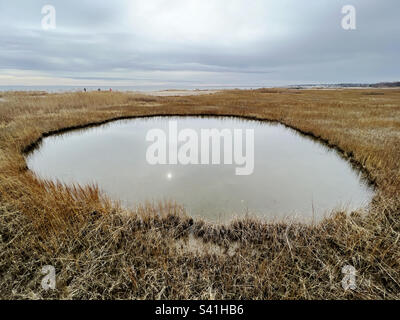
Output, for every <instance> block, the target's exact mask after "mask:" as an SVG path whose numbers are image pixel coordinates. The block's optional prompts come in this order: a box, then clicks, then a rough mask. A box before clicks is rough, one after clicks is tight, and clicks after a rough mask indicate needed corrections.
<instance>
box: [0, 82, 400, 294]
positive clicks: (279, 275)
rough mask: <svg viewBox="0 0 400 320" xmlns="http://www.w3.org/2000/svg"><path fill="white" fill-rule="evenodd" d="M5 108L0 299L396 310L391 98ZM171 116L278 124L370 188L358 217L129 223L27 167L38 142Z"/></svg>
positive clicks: (324, 95) (1, 107) (399, 111)
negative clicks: (326, 148) (357, 171)
mask: <svg viewBox="0 0 400 320" xmlns="http://www.w3.org/2000/svg"><path fill="white" fill-rule="evenodd" d="M1 98H2V100H0V298H3V299H20V298H25V299H26V298H67V299H71V298H74V299H110V298H111V299H113V298H118V299H119V298H130V299H198V298H203V299H206V298H216V299H348V298H353V299H372V298H384V299H388V298H394V299H397V298H400V211H399V209H400V199H399V193H400V167H399V159H400V90H398V89H388V90H381V89H373V91H372V90H369V89H365V90H293V89H292V90H286V89H262V90H253V91H241V90H236V91H224V92H220V93H215V94H212V95H199V96H184V97H178V96H167V97H155V96H151V97H150V96H144V95H135V94H130V93H118V92H93V93H65V94H46V93H44V92H26V93H24V92H19V93H16V92H8V93H2V95H1ZM175 114H179V115H236V116H243V117H248V118H254V119H259V120H272V121H279V122H281V123H283V124H285V125H287V126H290V127H293V128H296V129H297V130H299V131H301V132H303V133H304V134H307V135H310V136H313V137H315V138H317V139H320V140H321V141H323V142H324V143H326V144H328V145H330V146H331V147H334V148H336V149H337V150H339V152H341V153H342V154H343V156H344V157H346V158H348V159H349V160H350V161H352V162H353V164H355V165H357V166H358V167H359V168H361V169H362V170H364V171H365V172H366V174H367V175H368V177H369V179H370V180H371V181H373V182H374V183H375V184H376V188H377V192H376V196H375V198H374V201H373V203H372V204H371V206H370V208H369V211H368V214H366V215H363V214H362V213H360V212H352V213H344V212H335V213H332V215H331V217H329V218H327V219H325V220H324V221H322V222H321V223H319V224H317V225H302V224H298V223H297V224H296V223H289V222H282V223H263V222H260V221H256V220H253V219H244V220H240V221H234V222H232V223H231V224H229V225H213V224H210V223H206V222H203V221H199V220H193V219H191V218H190V217H187V216H186V215H185V212H184V210H183V209H182V208H180V207H179V205H177V204H171V203H164V204H160V205H159V206H150V205H143V206H142V207H140V208H137V209H135V210H132V211H130V212H128V211H127V210H124V209H122V208H120V207H118V206H117V205H116V204H113V203H112V202H111V201H109V200H108V199H107V198H106V197H105V196H103V195H102V194H100V192H99V190H98V189H97V188H96V187H93V186H83V187H66V186H63V185H59V184H54V183H51V182H47V181H41V180H38V179H37V178H36V177H35V176H34V175H33V174H32V173H31V172H30V171H29V170H27V168H26V162H25V158H24V154H23V152H24V151H26V150H29V149H30V148H32V147H33V146H35V144H36V143H37V142H38V141H39V140H40V139H41V137H43V136H46V135H48V134H51V133H54V132H59V131H60V130H64V129H65V128H77V127H83V126H86V125H88V124H96V123H103V122H106V121H109V120H112V119H119V118H125V117H135V116H146V115H175ZM44 265H53V266H55V267H56V271H57V289H56V290H54V291H47V292H46V291H44V290H42V289H41V286H40V282H41V279H42V277H43V275H41V273H40V271H41V267H42V266H44ZM345 265H352V266H354V267H355V268H356V270H357V289H356V290H354V291H351V290H350V291H345V290H343V288H342V286H341V280H342V278H343V276H344V275H343V274H342V273H341V270H342V267H343V266H345Z"/></svg>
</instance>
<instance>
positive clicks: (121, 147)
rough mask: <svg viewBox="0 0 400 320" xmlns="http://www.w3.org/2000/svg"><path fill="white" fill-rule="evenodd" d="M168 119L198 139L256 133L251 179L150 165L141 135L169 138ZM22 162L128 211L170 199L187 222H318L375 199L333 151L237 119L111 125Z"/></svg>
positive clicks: (60, 140)
mask: <svg viewBox="0 0 400 320" xmlns="http://www.w3.org/2000/svg"><path fill="white" fill-rule="evenodd" d="M170 120H174V121H177V124H178V129H179V130H182V129H186V128H190V129H194V130H195V131H196V132H199V136H200V130H201V129H207V128H209V129H213V128H216V129H230V130H233V129H243V131H245V130H246V129H254V172H253V174H251V175H247V176H238V175H236V174H235V168H237V167H238V166H237V165H236V164H232V165H224V164H221V165H192V164H189V165H180V164H178V165H169V164H166V165H151V164H149V163H148V161H147V160H146V151H147V149H148V147H149V146H150V145H151V144H152V142H149V141H146V134H147V133H148V131H149V130H151V129H154V128H160V129H163V130H165V132H166V133H167V134H168V129H169V121H170ZM243 138H244V133H243ZM244 141H245V140H244ZM244 147H245V146H243V150H244ZM221 150H222V146H221ZM27 162H28V167H29V168H30V169H31V170H32V171H33V172H35V173H36V174H37V175H38V176H39V177H41V178H44V179H49V180H53V181H56V180H59V181H61V182H65V183H69V184H71V183H79V184H88V183H89V184H91V183H95V184H98V185H99V187H100V188H101V189H102V190H103V191H104V192H106V193H107V194H108V195H109V196H111V198H113V199H115V200H120V201H121V202H122V204H123V205H124V206H127V207H132V206H135V205H136V204H138V203H143V202H145V201H154V202H156V201H159V200H175V201H177V202H178V203H181V204H183V205H184V206H185V208H186V210H187V212H188V213H189V214H191V215H192V216H200V217H203V218H206V219H208V220H210V221H216V222H225V221H229V220H230V219H232V217H235V216H244V215H246V214H247V215H253V216H258V217H262V218H265V219H268V220H275V219H281V218H286V217H289V218H293V217H295V219H298V220H302V221H311V220H313V219H314V220H315V221H318V220H320V219H321V218H322V217H323V216H324V215H326V214H327V213H330V212H331V211H332V210H334V209H341V208H345V209H349V210H352V209H356V208H360V207H364V206H366V205H368V203H369V202H370V200H371V198H372V196H373V190H372V188H371V187H369V186H368V185H367V184H366V182H365V181H363V179H362V176H361V174H360V173H359V172H357V171H356V170H354V169H353V168H352V167H351V165H350V164H349V163H348V162H347V161H345V160H344V159H342V158H341V157H340V156H339V155H338V153H337V152H336V151H335V150H331V149H329V148H327V147H325V146H323V145H322V144H320V143H319V142H316V141H314V140H312V139H310V138H306V137H304V136H302V135H300V134H298V133H297V132H296V131H294V130H291V129H288V128H286V127H284V126H282V125H279V124H270V123H266V122H257V121H250V120H242V119H237V118H198V117H185V118H180V117H178V118H171V117H158V118H141V119H132V120H122V121H115V122H111V123H108V124H106V125H102V126H98V127H92V128H88V129H84V130H76V131H71V132H68V133H65V134H62V135H55V136H51V137H48V138H45V139H44V140H43V141H42V143H41V145H40V146H39V148H38V149H36V150H35V151H34V152H32V153H31V154H30V155H28V159H27Z"/></svg>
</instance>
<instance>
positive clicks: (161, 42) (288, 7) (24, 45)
mask: <svg viewBox="0 0 400 320" xmlns="http://www.w3.org/2000/svg"><path fill="white" fill-rule="evenodd" d="M47 4H50V5H53V6H54V7H55V9H56V23H57V25H56V29H55V30H47V31H46V30H43V29H42V25H41V21H42V18H43V17H44V15H43V14H42V13H41V10H42V7H43V6H44V5H47ZM348 4H350V5H353V6H354V7H355V8H356V10H357V11H356V13H357V20H356V24H357V25H356V26H357V29H356V30H344V29H343V28H342V24H341V20H342V18H343V16H344V15H343V14H342V12H341V10H342V7H343V6H344V5H348ZM399 21H400V1H399V0H347V1H342V0H140V1H133V0H130V1H128V0H119V1H115V0H113V1H111V0H108V1H105V0H96V1H95V0H79V1H75V0H68V1H65V0H46V1H40V0H39V1H36V0H13V1H10V0H0V44H1V47H0V48H1V49H0V85H35V86H39V85H75V86H77V85H88V86H90V85H95V86H97V85H99V86H100V85H106V86H113V85H114V86H117V85H128V86H135V85H143V86H146V85H156V86H174V87H183V86H192V87H197V86H198V87H201V86H212V85H216V86H222V85H226V86H275V85H290V84H304V83H339V82H363V83H365V82H380V81H395V80H400V76H399V75H400V63H399V57H400V22H399Z"/></svg>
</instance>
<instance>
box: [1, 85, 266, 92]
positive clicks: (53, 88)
mask: <svg viewBox="0 0 400 320" xmlns="http://www.w3.org/2000/svg"><path fill="white" fill-rule="evenodd" d="M84 88H86V89H87V90H88V91H97V90H98V89H100V90H101V91H109V90H110V89H112V90H113V91H161V90H222V89H257V88H265V86H197V87H196V86H110V87H105V86H101V87H95V86H86V87H85V86H0V92H1V91H46V92H49V93H60V92H78V91H83V90H84Z"/></svg>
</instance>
